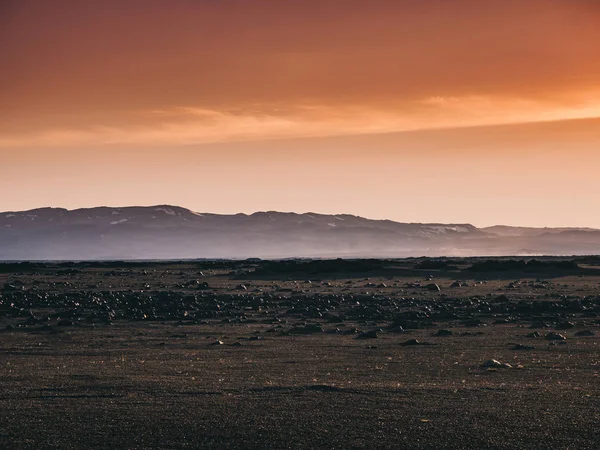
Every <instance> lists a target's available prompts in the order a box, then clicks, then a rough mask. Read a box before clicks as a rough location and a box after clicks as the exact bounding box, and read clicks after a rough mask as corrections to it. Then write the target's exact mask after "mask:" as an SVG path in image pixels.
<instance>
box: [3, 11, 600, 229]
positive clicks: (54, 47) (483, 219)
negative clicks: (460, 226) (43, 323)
mask: <svg viewBox="0 0 600 450" xmlns="http://www.w3.org/2000/svg"><path fill="white" fill-rule="evenodd" d="M599 55H600V3H599V2H598V1H596V0H572V1H567V0H531V1H527V2H524V1H521V0H519V1H517V0H508V1H500V0H490V1H485V2H482V1H475V0H460V1H453V2H446V1H441V0H432V1H427V2H425V1H423V2H416V1H408V0H406V1H404V0H381V1H374V2H366V1H360V0H343V1H342V0H319V1H317V0H304V1H301V2H300V1H299V2H295V1H294V2H292V1H282V0H255V1H242V0H172V1H166V0H146V1H141V0H119V1H117V0H114V1H113V0H106V1H102V2H98V1H93V0H54V1H52V2H50V1H44V0H6V1H3V2H1V3H0V60H1V61H2V66H3V69H2V70H0V192H2V193H3V194H2V196H1V197H0V210H23V209H29V208H34V207H41V206H62V207H67V208H76V207H84V206H95V205H101V204H102V205H114V206H119V205H120V206H122V205H133V204H140V205H148V204H163V203H168V204H177V205H181V206H184V207H188V208H190V209H193V210H196V211H211V212H219V213H236V212H253V211H257V210H283V211H297V212H306V211H315V212H322V213H338V212H345V213H350V214H357V215H363V216H367V217H373V218H389V219H394V220H398V221H408V222H413V221H414V222H461V223H462V222H471V223H474V224H476V225H491V224H497V223H507V224H519V225H536V226H590V227H600V212H599V211H598V208H597V204H598V192H600V177H598V175H597V172H598V171H600V57H598V56H599Z"/></svg>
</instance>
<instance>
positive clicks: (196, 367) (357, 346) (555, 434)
mask: <svg viewBox="0 0 600 450" xmlns="http://www.w3.org/2000/svg"><path fill="white" fill-rule="evenodd" d="M491 261H492V262H486V260H485V259H484V260H481V259H453V260H445V259H436V260H428V259H407V260H357V261H281V262H277V261H259V260H248V261H202V262H181V263H172V262H163V263H161V262H153V263H116V262H115V263H109V262H98V263H23V264H0V342H1V344H0V353H1V354H2V356H1V361H2V364H0V423H1V424H2V425H1V426H0V447H2V448H11V449H12V448H27V449H29V448H31V449H37V448H107V447H115V448H157V449H158V448H340V449H343V448H411V449H413V448H416V449H430V448H431V449H433V448H435V449H439V448H545V449H547V448H557V449H559V448H578V449H585V448H590V449H591V448H597V440H598V437H599V436H598V432H597V423H598V420H599V419H600V409H599V408H598V405H599V404H600V387H599V386H600V384H599V383H598V364H599V363H600V341H599V339H600V338H599V336H600V334H599V331H600V316H599V315H600V295H599V294H598V293H599V291H600V290H599V288H600V273H599V272H598V270H597V267H598V266H597V263H598V260H597V259H595V258H571V259H568V258H546V259H541V260H536V261H535V262H533V263H531V260H526V261H525V263H524V264H523V263H520V262H518V261H519V260H514V259H504V260H491ZM494 261H496V262H494ZM499 261H508V262H504V263H502V262H499ZM515 261H517V262H515ZM482 263H483V264H482ZM477 264H479V265H477ZM473 266H475V267H477V268H478V269H477V270H474V271H473V270H470V269H471V268H472V267H473ZM527 266H529V268H527ZM506 267H508V268H509V270H504V269H506ZM574 267H576V270H573V269H574ZM534 269H535V270H534ZM519 270H521V271H520V272H519ZM431 285H435V286H437V289H435V290H433V289H430V288H429V286H431ZM556 336H561V338H560V339H558V338H555V337H556Z"/></svg>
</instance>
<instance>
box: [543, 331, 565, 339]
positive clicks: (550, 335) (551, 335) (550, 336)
mask: <svg viewBox="0 0 600 450" xmlns="http://www.w3.org/2000/svg"><path fill="white" fill-rule="evenodd" d="M546 339H547V340H549V341H566V340H567V338H566V337H565V336H563V335H562V334H558V333H555V332H554V331H551V332H550V333H548V334H546Z"/></svg>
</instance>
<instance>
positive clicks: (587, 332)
mask: <svg viewBox="0 0 600 450" xmlns="http://www.w3.org/2000/svg"><path fill="white" fill-rule="evenodd" d="M575 336H578V337H592V336H596V333H594V332H593V331H592V330H582V331H578V332H577V333H575Z"/></svg>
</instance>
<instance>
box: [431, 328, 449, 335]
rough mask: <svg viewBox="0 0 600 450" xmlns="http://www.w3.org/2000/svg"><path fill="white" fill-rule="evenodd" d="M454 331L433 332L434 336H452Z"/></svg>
mask: <svg viewBox="0 0 600 450" xmlns="http://www.w3.org/2000/svg"><path fill="white" fill-rule="evenodd" d="M453 334H454V333H453V332H452V331H450V330H444V329H441V330H437V332H436V333H434V334H432V336H452V335H453Z"/></svg>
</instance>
